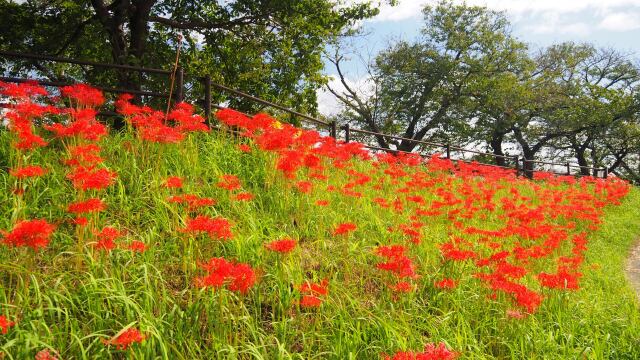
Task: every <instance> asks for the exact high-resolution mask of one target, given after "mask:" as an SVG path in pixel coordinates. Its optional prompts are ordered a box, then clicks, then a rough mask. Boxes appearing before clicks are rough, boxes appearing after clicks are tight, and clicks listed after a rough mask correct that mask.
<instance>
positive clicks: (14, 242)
mask: <svg viewBox="0 0 640 360" xmlns="http://www.w3.org/2000/svg"><path fill="white" fill-rule="evenodd" d="M55 228H56V227H55V226H54V225H51V224H49V223H48V222H47V221H46V220H23V221H20V222H18V223H17V224H16V225H15V226H14V227H13V230H11V232H8V233H0V234H3V235H4V239H3V240H2V242H3V243H5V244H7V245H10V246H16V247H17V246H26V247H30V248H32V249H33V250H36V251H37V250H38V249H39V248H44V247H46V246H47V245H48V244H49V241H51V235H52V234H53V231H54V230H55Z"/></svg>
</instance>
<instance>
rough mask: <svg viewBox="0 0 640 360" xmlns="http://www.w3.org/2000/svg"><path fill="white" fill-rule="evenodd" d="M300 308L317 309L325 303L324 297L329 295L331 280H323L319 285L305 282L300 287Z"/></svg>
mask: <svg viewBox="0 0 640 360" xmlns="http://www.w3.org/2000/svg"><path fill="white" fill-rule="evenodd" d="M299 290H300V294H301V295H302V297H301V298H300V306H301V307H303V308H317V307H320V305H322V303H323V302H324V297H325V296H327V295H328V294H329V280H327V279H323V280H322V281H321V282H319V283H312V282H309V281H307V282H305V283H304V284H302V285H300V287H299Z"/></svg>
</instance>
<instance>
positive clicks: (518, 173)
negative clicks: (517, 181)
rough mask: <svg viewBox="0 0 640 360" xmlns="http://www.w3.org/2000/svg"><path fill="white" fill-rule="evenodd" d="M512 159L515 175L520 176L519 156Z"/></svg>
mask: <svg viewBox="0 0 640 360" xmlns="http://www.w3.org/2000/svg"><path fill="white" fill-rule="evenodd" d="M513 161H514V162H515V164H516V176H520V158H519V157H517V156H514V157H513Z"/></svg>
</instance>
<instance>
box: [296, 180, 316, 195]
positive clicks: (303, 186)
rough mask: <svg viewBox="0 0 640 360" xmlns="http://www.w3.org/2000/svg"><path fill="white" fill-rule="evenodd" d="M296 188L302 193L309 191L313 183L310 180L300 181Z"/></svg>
mask: <svg viewBox="0 0 640 360" xmlns="http://www.w3.org/2000/svg"><path fill="white" fill-rule="evenodd" d="M296 188H297V189H298V191H300V192H301V193H308V192H310V191H311V189H312V188H313V183H311V182H310V181H298V182H297V183H296Z"/></svg>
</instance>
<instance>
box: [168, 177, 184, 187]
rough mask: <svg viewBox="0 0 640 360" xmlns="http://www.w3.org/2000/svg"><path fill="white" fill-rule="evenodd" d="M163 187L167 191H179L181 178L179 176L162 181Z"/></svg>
mask: <svg viewBox="0 0 640 360" xmlns="http://www.w3.org/2000/svg"><path fill="white" fill-rule="evenodd" d="M164 187H166V188H167V189H181V188H182V178H181V177H179V176H169V177H168V178H167V179H166V180H165V181H164Z"/></svg>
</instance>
